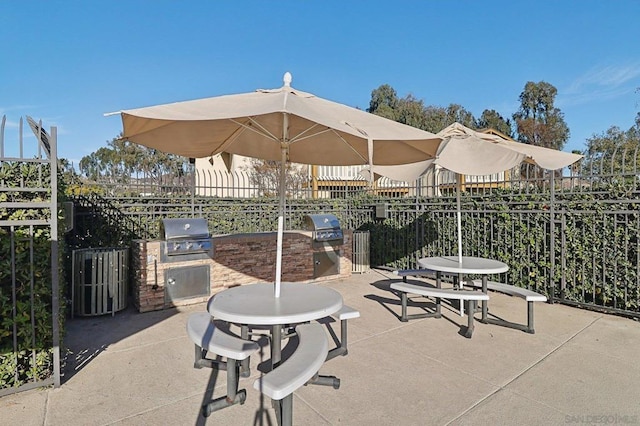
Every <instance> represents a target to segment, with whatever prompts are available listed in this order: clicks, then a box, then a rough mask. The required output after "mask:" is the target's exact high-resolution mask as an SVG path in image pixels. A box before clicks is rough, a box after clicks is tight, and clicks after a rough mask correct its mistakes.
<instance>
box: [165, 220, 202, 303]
mask: <svg viewBox="0 0 640 426" xmlns="http://www.w3.org/2000/svg"><path fill="white" fill-rule="evenodd" d="M160 236H161V238H163V241H161V245H160V247H161V253H160V261H161V262H162V263H168V264H170V266H168V265H167V266H168V267H165V268H164V288H165V303H171V302H174V301H176V300H181V299H189V298H192V297H200V296H208V295H209V294H210V292H211V291H210V282H211V274H210V270H211V268H210V265H209V264H208V263H207V264H202V263H201V261H202V260H205V261H206V260H210V259H212V258H213V240H212V239H211V236H210V234H209V229H208V227H207V221H206V219H204V218H186V219H185V218H177V219H162V222H161V223H160ZM157 275H158V274H157V273H156V276H157Z"/></svg>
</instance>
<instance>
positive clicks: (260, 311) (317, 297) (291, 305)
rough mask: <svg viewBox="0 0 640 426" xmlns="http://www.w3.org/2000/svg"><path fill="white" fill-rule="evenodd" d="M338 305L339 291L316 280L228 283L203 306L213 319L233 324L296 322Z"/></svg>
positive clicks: (326, 313) (325, 313)
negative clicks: (276, 291) (277, 289)
mask: <svg viewBox="0 0 640 426" xmlns="http://www.w3.org/2000/svg"><path fill="white" fill-rule="evenodd" d="M341 307H342V295H341V294H340V293H338V292H337V291H335V290H333V289H331V288H328V287H322V286H319V285H317V284H303V283H280V297H278V298H276V297H275V295H274V284H270V283H259V284H246V285H241V286H237V287H232V288H230V289H228V290H224V291H221V292H220V293H218V294H215V295H214V296H213V297H211V299H209V303H208V306H207V310H208V311H209V313H210V314H211V315H212V316H213V317H214V318H217V319H221V320H223V321H227V322H232V323H236V324H251V325H278V324H298V323H302V322H307V321H313V320H316V319H319V318H324V317H326V316H329V315H331V314H333V313H334V312H337V311H338V310H339V309H340V308H341Z"/></svg>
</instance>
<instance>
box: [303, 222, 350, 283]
mask: <svg viewBox="0 0 640 426" xmlns="http://www.w3.org/2000/svg"><path fill="white" fill-rule="evenodd" d="M304 224H305V227H306V229H307V230H308V231H312V239H311V246H312V247H313V248H314V249H317V250H315V251H314V253H313V277H314V278H318V277H325V276H329V275H337V274H339V273H340V249H339V247H340V246H342V244H344V234H343V232H342V228H340V221H339V220H338V218H337V217H335V216H334V215H332V214H310V215H307V216H305V217H304Z"/></svg>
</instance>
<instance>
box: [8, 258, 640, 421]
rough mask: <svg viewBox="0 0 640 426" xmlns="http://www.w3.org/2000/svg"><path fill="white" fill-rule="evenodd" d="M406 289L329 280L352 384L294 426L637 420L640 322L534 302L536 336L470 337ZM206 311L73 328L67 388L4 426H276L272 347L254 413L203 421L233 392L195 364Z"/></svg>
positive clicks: (298, 401) (121, 317) (42, 394)
mask: <svg viewBox="0 0 640 426" xmlns="http://www.w3.org/2000/svg"><path fill="white" fill-rule="evenodd" d="M396 279H397V277H393V276H392V275H391V274H389V273H386V272H383V271H377V270H372V271H369V272H368V273H365V274H359V275H353V276H352V277H351V278H349V279H345V280H339V281H332V282H327V283H323V284H320V285H326V286H329V287H332V288H334V289H336V290H338V291H339V292H340V293H341V294H342V295H343V298H344V301H345V303H346V304H348V305H350V306H352V307H354V308H356V309H358V310H360V313H361V317H360V318H357V319H353V320H350V321H349V355H348V356H346V357H338V358H335V359H333V360H331V361H329V362H327V363H326V364H325V365H324V366H323V367H322V369H321V370H320V372H321V373H322V374H329V375H336V376H338V377H340V379H341V381H342V386H341V387H340V389H339V390H334V389H333V388H331V387H324V386H305V387H303V388H301V389H299V390H298V391H296V392H295V396H294V405H293V407H294V409H293V411H294V424H300V425H302V424H304V425H324V424H326V425H337V424H346V425H395V426H397V425H467V424H468V425H471V424H473V425H478V424H486V425H498V424H505V425H515V424H526V425H536V424H540V425H549V424H571V423H574V424H616V423H617V424H634V423H635V424H640V404H639V403H638V401H639V400H640V363H639V362H638V356H639V355H638V354H639V353H640V323H639V322H637V321H634V320H630V319H625V318H620V317H616V316H611V315H606V314H601V313H597V312H591V311H586V310H581V309H577V308H572V307H568V306H563V305H558V304H554V305H550V304H545V303H537V304H536V306H535V329H536V334H534V335H531V334H527V333H524V332H522V331H518V330H514V329H509V328H504V327H500V326H497V325H488V324H481V323H480V322H476V328H475V332H474V334H473V338H472V339H465V338H464V337H463V336H462V335H461V334H460V333H461V332H462V331H464V327H465V325H466V318H464V317H460V315H459V313H458V311H457V309H455V308H453V307H450V306H443V314H444V315H443V318H442V319H433V318H425V319H419V320H412V321H409V322H407V323H403V322H400V321H399V315H400V309H401V308H400V301H399V298H398V297H397V296H396V295H395V294H393V293H392V292H391V291H390V289H389V285H390V283H391V282H392V281H393V280H396ZM410 281H412V280H410ZM204 309H205V306H204V305H203V304H200V305H193V306H189V307H184V308H180V309H171V310H165V311H158V312H151V313H145V314H139V313H137V312H136V311H135V310H134V309H133V308H128V309H126V310H125V311H122V312H119V313H117V314H116V315H115V317H111V316H103V317H95V318H94V317H89V318H76V319H73V320H68V322H67V335H66V336H65V346H66V347H67V348H69V349H70V350H71V351H72V353H71V354H70V355H69V357H68V358H67V363H66V365H65V367H64V377H63V380H62V382H63V384H62V386H61V387H60V388H58V389H44V390H42V389H37V390H31V391H27V392H22V393H19V394H15V395H9V396H5V397H2V398H0V424H13V425H65V426H66V425H107V424H124V425H147V424H149V425H151V424H153V425H204V424H220V425H275V424H276V420H275V415H274V411H273V409H272V408H271V402H270V400H269V399H268V398H263V397H261V395H260V394H259V393H258V392H257V391H255V390H254V389H253V382H254V380H255V379H256V378H257V377H259V375H260V374H261V372H260V371H259V370H258V368H257V367H258V364H259V363H260V362H263V361H265V360H266V359H267V358H268V353H269V350H268V347H265V348H264V349H263V351H262V352H261V354H260V355H258V356H254V357H253V358H252V370H251V373H252V375H251V377H250V378H248V379H241V381H240V387H241V388H245V389H246V390H247V401H246V403H245V404H244V405H236V406H233V407H230V408H226V409H224V410H221V411H218V412H215V413H213V414H212V415H211V416H210V417H209V418H207V419H205V418H203V417H201V416H200V406H201V405H202V403H203V402H204V401H207V400H209V399H210V398H212V397H213V398H217V397H219V396H222V395H224V394H225V391H226V389H225V386H226V373H225V372H220V373H217V372H216V371H212V370H210V369H201V370H196V369H194V368H193V357H194V349H193V345H192V343H191V341H190V340H189V339H188V337H187V335H186V332H185V324H186V321H187V317H188V316H189V314H190V313H191V312H195V311H201V310H204ZM418 310H419V308H417V307H414V308H413V309H411V307H410V311H409V312H410V313H411V312H417V311H418ZM489 310H490V314H494V315H499V316H500V317H502V318H505V319H508V320H511V321H515V322H521V323H524V322H526V302H524V301H523V300H521V299H516V298H511V297H508V296H504V295H499V294H496V293H491V300H490V302H489ZM331 326H332V328H333V329H334V330H336V331H337V332H338V333H339V324H338V323H332V324H331Z"/></svg>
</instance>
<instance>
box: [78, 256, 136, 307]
mask: <svg viewBox="0 0 640 426" xmlns="http://www.w3.org/2000/svg"><path fill="white" fill-rule="evenodd" d="M72 274H73V277H72V283H71V288H72V295H71V299H72V301H71V315H72V316H73V315H74V314H77V315H80V316H93V315H104V314H108V313H111V314H112V315H114V314H115V313H116V312H118V311H121V310H123V309H124V308H126V307H127V297H128V290H129V248H117V247H115V248H114V247H109V248H88V249H81V250H74V251H73V253H72Z"/></svg>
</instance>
